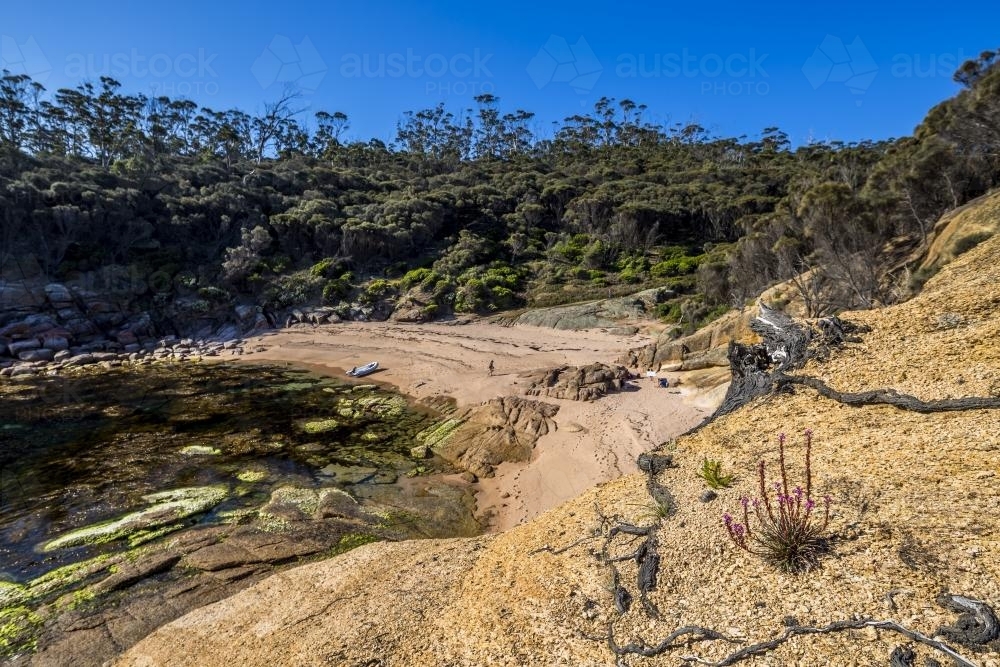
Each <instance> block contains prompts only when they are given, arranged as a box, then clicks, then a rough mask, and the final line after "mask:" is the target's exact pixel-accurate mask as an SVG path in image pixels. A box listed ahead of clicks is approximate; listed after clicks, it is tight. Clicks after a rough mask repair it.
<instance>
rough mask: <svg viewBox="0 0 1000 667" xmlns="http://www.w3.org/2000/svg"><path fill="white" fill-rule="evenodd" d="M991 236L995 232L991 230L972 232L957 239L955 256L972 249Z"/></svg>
mask: <svg viewBox="0 0 1000 667" xmlns="http://www.w3.org/2000/svg"><path fill="white" fill-rule="evenodd" d="M991 236H993V232H989V231H981V232H973V233H972V234H968V235H966V236H963V237H962V238H960V239H958V240H957V241H955V256H956V257H958V256H959V255H961V254H963V253H966V252H968V251H970V250H972V249H973V248H975V247H976V246H977V245H979V244H980V243H982V242H983V241H985V240H986V239H988V238H990V237H991Z"/></svg>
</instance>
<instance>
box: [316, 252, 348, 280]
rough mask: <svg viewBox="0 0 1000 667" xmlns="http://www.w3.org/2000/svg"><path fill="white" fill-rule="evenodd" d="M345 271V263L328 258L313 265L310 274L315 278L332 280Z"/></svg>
mask: <svg viewBox="0 0 1000 667" xmlns="http://www.w3.org/2000/svg"><path fill="white" fill-rule="evenodd" d="M343 269H344V264H343V262H341V261H339V260H336V259H333V258H332V257H327V258H326V259H322V260H320V261H318V262H316V263H315V264H313V265H312V266H311V267H310V268H309V274H310V275H311V276H312V277H314V278H332V277H334V276H335V275H336V274H337V273H338V272H340V271H343Z"/></svg>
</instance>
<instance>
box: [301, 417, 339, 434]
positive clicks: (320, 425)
mask: <svg viewBox="0 0 1000 667" xmlns="http://www.w3.org/2000/svg"><path fill="white" fill-rule="evenodd" d="M298 426H299V428H300V429H302V430H303V431H304V432H305V433H308V434H309V435H316V434H318V433H327V432H329V431H334V430H336V429H338V428H340V422H338V421H337V420H336V419H313V420H309V421H303V422H299V425H298Z"/></svg>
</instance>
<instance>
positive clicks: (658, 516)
mask: <svg viewBox="0 0 1000 667" xmlns="http://www.w3.org/2000/svg"><path fill="white" fill-rule="evenodd" d="M639 507H641V510H640V512H639V516H638V519H639V520H640V521H650V522H652V523H654V524H656V523H660V522H662V521H663V520H664V519H666V518H667V517H669V516H670V515H671V514H672V513H673V511H674V504H673V502H671V501H670V500H669V499H663V500H658V499H653V500H651V501H650V502H648V503H646V504H645V505H640V506H639Z"/></svg>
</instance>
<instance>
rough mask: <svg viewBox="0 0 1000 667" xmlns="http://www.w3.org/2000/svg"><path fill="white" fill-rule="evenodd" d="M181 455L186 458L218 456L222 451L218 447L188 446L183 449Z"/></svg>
mask: <svg viewBox="0 0 1000 667" xmlns="http://www.w3.org/2000/svg"><path fill="white" fill-rule="evenodd" d="M180 453H181V454H183V455H184V456H218V455H219V454H221V453H222V451H221V450H219V449H218V448H217V447H209V446H207V445H188V446H187V447H181V450H180Z"/></svg>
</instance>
